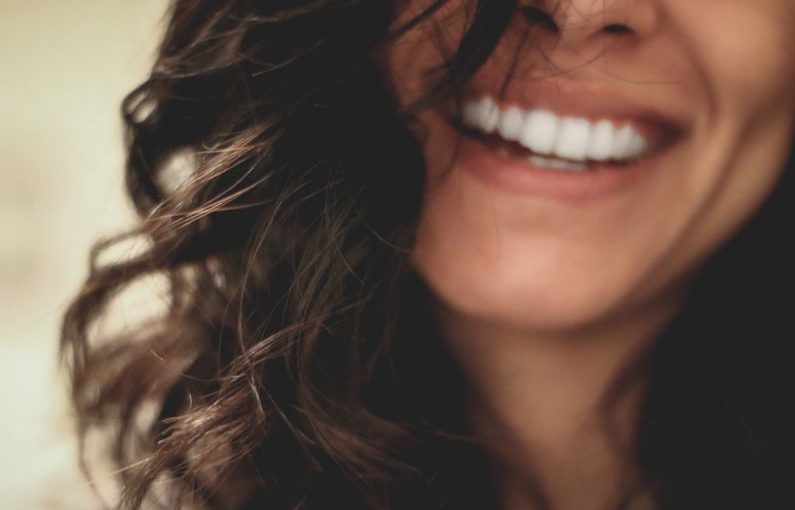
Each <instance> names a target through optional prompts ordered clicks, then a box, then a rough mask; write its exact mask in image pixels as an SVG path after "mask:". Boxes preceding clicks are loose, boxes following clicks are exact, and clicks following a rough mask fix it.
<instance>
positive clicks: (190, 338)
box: [62, 0, 792, 509]
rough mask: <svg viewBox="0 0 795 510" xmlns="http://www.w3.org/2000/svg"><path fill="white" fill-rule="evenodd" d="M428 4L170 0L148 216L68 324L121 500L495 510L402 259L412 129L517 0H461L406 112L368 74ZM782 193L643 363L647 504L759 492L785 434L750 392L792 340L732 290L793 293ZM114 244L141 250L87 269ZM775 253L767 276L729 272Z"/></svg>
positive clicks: (135, 172)
mask: <svg viewBox="0 0 795 510" xmlns="http://www.w3.org/2000/svg"><path fill="white" fill-rule="evenodd" d="M443 3H444V1H443V0H440V1H434V2H429V7H428V9H427V10H426V11H424V12H423V13H421V14H419V15H418V16H417V17H416V18H414V19H413V20H411V21H410V22H408V23H407V24H406V25H405V26H402V27H394V26H392V21H393V20H394V18H395V10H396V9H397V7H396V5H395V4H396V2H387V1H380V2H376V1H365V0H346V1H342V0H315V1H312V2H308V1H307V2H286V1H269V2H252V1H250V0H230V1H228V2H209V1H201V0H175V1H173V2H172V5H171V8H170V12H169V18H168V19H169V22H168V26H167V30H166V33H165V37H164V39H163V41H162V44H161V46H160V49H159V52H158V55H157V59H156V61H155V64H154V66H153V68H152V72H151V75H150V76H149V77H148V79H147V80H146V81H145V82H144V83H143V84H142V85H140V86H139V87H138V88H136V89H135V90H134V91H132V92H131V93H130V94H129V95H128V97H127V98H126V100H125V101H124V104H123V115H124V122H125V125H126V145H127V151H128V160H127V165H126V182H127V188H128V191H129V195H130V196H131V197H132V200H133V203H134V205H135V208H136V210H137V212H138V214H139V216H140V218H141V222H140V226H139V227H138V229H137V230H136V231H135V232H133V233H130V234H127V235H125V236H122V237H119V238H116V239H113V240H111V241H108V242H106V243H101V244H99V245H98V246H97V248H96V249H95V251H94V253H93V255H92V264H91V268H90V274H89V276H88V278H87V280H86V282H85V284H84V286H83V287H82V289H81V291H80V293H79V295H78V296H77V297H76V298H75V300H74V302H73V303H72V305H71V306H70V308H69V309H68V311H67V313H66V315H65V319H64V326H63V333H62V353H63V357H64V360H65V361H66V363H67V365H68V367H69V370H70V374H71V380H72V387H73V400H74V404H75V406H76V408H77V411H78V418H79V429H80V430H79V432H80V435H81V437H83V438H85V437H86V436H87V434H89V433H90V432H91V431H93V430H100V431H110V432H112V433H113V436H112V442H111V444H112V448H111V454H112V458H113V460H114V461H115V462H116V463H117V464H118V466H119V468H120V470H119V477H120V481H121V485H122V488H123V493H122V498H121V501H120V502H119V507H120V508H131V509H133V508H136V509H137V508H140V507H141V506H142V505H143V504H144V503H145V502H146V501H147V500H148V501H150V502H151V503H152V504H155V503H156V501H157V500H158V499H159V500H160V503H161V504H163V505H164V506H166V507H168V508H174V507H178V506H179V507H193V506H197V507H205V508H210V509H221V508H223V509H238V508H240V509H243V508H252V509H253V508H268V509H271V508H272V509H293V508H305V509H312V508H346V509H352V508H384V509H386V508H395V509H397V508H411V509H418V508H488V507H493V506H494V505H495V501H496V499H495V498H494V494H493V493H492V488H491V485H490V482H489V474H488V470H487V469H486V467H485V464H486V462H485V460H484V458H483V456H482V454H481V452H480V450H479V449H478V447H477V444H474V443H473V442H472V441H471V440H470V439H469V438H468V436H467V430H466V425H465V420H464V419H463V405H464V395H465V389H464V384H465V382H464V379H463V377H462V376H461V374H460V373H459V372H458V371H457V368H456V367H455V366H454V365H453V364H452V362H451V361H450V357H449V356H447V354H446V353H445V351H444V349H443V347H442V346H441V343H440V342H438V341H437V340H438V335H437V334H436V333H435V330H434V325H433V322H432V321H431V320H430V318H429V316H428V313H427V306H426V303H427V302H428V299H429V298H428V292H427V289H425V287H424V285H423V284H422V282H421V281H420V280H419V278H418V277H417V276H416V275H415V274H414V273H413V272H412V271H411V270H410V268H409V267H408V265H407V255H408V253H409V252H410V250H411V247H412V243H413V232H414V226H415V224H416V221H417V217H418V214H419V207H420V203H421V196H422V191H423V184H424V181H423V176H424V166H423V158H422V153H421V150H420V147H419V145H418V143H417V140H416V138H415V136H414V135H413V134H412V132H411V131H410V130H409V128H408V126H409V125H410V124H411V121H412V113H413V112H416V111H417V110H418V109H420V108H422V107H425V106H427V105H431V104H434V103H436V102H438V101H441V100H443V99H445V98H447V97H449V96H450V94H452V93H453V92H454V91H455V90H456V89H457V87H458V86H459V85H460V84H462V83H463V82H464V81H465V80H466V79H467V78H468V77H469V76H471V74H472V73H473V72H474V71H475V70H477V68H478V67H479V66H480V65H481V64H482V63H483V61H485V59H486V58H487V57H488V55H489V53H490V52H491V50H492V49H493V47H494V45H495V44H496V42H497V40H498V39H499V37H500V35H501V33H502V31H503V30H504V28H505V26H506V25H507V23H508V21H509V19H510V17H511V16H512V15H513V13H514V12H515V11H516V2H515V1H504V2H497V1H495V0H481V1H478V2H476V8H475V13H476V15H475V17H474V18H473V19H472V20H471V24H470V25H469V28H468V32H467V35H466V36H465V37H464V39H463V42H462V44H461V47H460V48H459V50H458V53H457V54H456V55H455V57H454V58H453V60H452V61H450V62H446V63H445V65H444V66H443V68H442V69H440V70H439V71H440V78H439V80H438V81H437V83H436V85H435V86H433V87H432V88H431V89H430V90H429V91H428V93H427V94H426V95H425V96H424V97H423V98H421V99H419V100H418V101H417V102H416V103H415V104H413V105H410V106H409V107H406V108H401V107H399V106H398V105H397V104H396V102H395V99H394V97H393V94H392V93H391V91H390V90H389V87H388V86H387V84H385V82H384V79H383V76H382V74H381V72H380V71H379V68H378V66H377V63H376V59H375V58H374V57H375V56H376V55H377V52H378V51H380V49H382V48H383V47H384V45H385V44H387V43H389V42H390V41H391V40H393V39H394V38H395V37H397V36H398V35H399V34H400V33H403V32H405V31H407V30H410V29H412V27H414V26H416V25H417V24H419V23H421V22H423V20H425V19H427V18H428V17H430V16H431V15H432V14H433V13H434V12H435V11H436V10H437V9H439V8H440V7H441V5H442V4H443ZM186 169H187V171H186V172H185V170H186ZM180 171H182V172H183V173H182V174H180V173H179V172H180ZM789 173H791V172H789ZM790 187H791V186H790V185H789V184H786V185H785V184H782V185H781V186H780V187H779V190H778V195H777V197H778V196H780V197H786V196H792V195H791V193H790V192H789V191H787V190H788V189H789V188H790ZM788 193H790V194H789V195H787V194H788ZM789 203H791V201H787V200H785V199H784V198H774V199H771V201H770V202H769V204H768V205H767V206H766V207H767V209H766V212H765V213H764V214H760V215H759V218H758V219H757V220H755V222H754V224H753V225H752V226H750V227H749V228H748V233H745V234H742V235H740V236H738V238H737V239H738V240H737V241H736V242H735V243H733V244H731V245H730V246H729V247H727V248H726V249H725V250H724V252H722V253H721V254H720V255H719V256H717V257H716V259H715V262H714V263H713V264H712V265H711V266H710V268H708V270H706V271H705V272H704V276H703V277H702V280H701V281H702V282H704V283H703V284H699V285H697V286H696V289H695V291H694V297H693V299H692V300H691V305H690V306H688V307H687V308H686V309H685V310H684V311H683V313H682V316H681V318H680V319H678V320H677V321H675V324H673V325H672V326H671V328H670V331H669V332H667V333H666V335H665V336H664V338H663V340H661V341H660V344H659V347H658V349H657V351H656V352H655V353H654V357H653V360H654V361H653V366H652V370H653V373H654V376H655V378H654V383H653V385H652V390H651V393H650V397H649V399H648V403H647V406H646V410H645V415H644V420H643V422H642V424H641V428H642V431H643V434H642V436H641V441H642V444H641V448H640V450H639V451H640V455H641V456H642V458H643V462H644V466H646V467H647V468H648V473H649V479H650V480H654V485H655V486H656V487H658V489H659V493H658V496H659V498H660V501H663V502H667V503H670V504H671V505H675V504H677V503H676V502H681V501H686V500H685V499H684V498H685V496H684V495H685V494H687V495H688V497H692V494H694V493H695V492H693V491H695V489H696V487H697V486H698V487H699V488H700V490H701V493H703V494H708V493H709V490H708V489H709V488H711V487H714V486H716V484H718V483H720V484H725V483H726V482H727V481H731V480H739V479H744V480H745V481H744V487H745V488H746V489H748V490H747V491H746V492H743V494H746V495H747V496H748V497H752V496H753V497H754V498H758V497H760V496H759V495H760V494H768V495H769V494H773V492H771V487H772V486H773V485H774V482H776V481H778V480H780V479H781V478H780V477H778V478H777V477H776V476H775V475H774V474H773V471H771V469H770V468H769V466H771V465H772V464H771V459H772V456H771V455H772V454H774V453H777V452H779V451H780V449H779V447H778V446H776V448H773V447H771V446H770V444H776V445H780V444H781V443H770V444H768V443H764V442H762V441H760V440H759V439H758V437H757V433H758V432H760V429H758V428H756V427H759V426H760V425H758V424H759V423H761V424H762V425H761V427H762V428H764V427H765V426H766V425H765V424H770V423H774V420H775V419H780V417H779V416H778V415H777V414H776V413H775V412H774V409H776V406H775V405H774V404H772V405H770V406H764V405H761V404H760V403H759V401H758V400H754V398H755V396H758V395H760V394H763V395H766V396H768V397H770V398H774V395H775V396H780V395H781V394H782V393H781V391H780V387H779V386H778V385H779V384H781V383H782V380H780V379H776V377H780V376H781V374H782V372H780V371H779V370H778V368H781V369H787V368H788V364H787V366H786V367H783V366H782V367H778V365H776V363H775V360H777V359H780V358H777V357H776V355H775V348H776V346H777V345H779V344H777V343H776V342H775V341H773V340H775V339H776V338H779V339H783V338H784V337H783V336H781V335H784V334H785V333H784V332H789V333H791V327H789V321H784V320H779V319H776V317H781V318H783V317H785V315H786V310H782V309H778V308H776V307H775V306H772V307H760V306H759V303H758V302H757V303H755V304H751V303H749V302H748V300H747V299H745V297H747V293H748V292H758V291H759V290H760V289H765V290H767V289H769V288H771V287H759V286H760V284H761V283H764V284H765V285H768V286H775V285H780V284H781V282H782V281H784V280H782V279H781V278H780V274H781V273H780V272H778V273H777V274H778V275H779V276H777V277H773V276H772V275H773V274H774V273H773V269H772V268H783V267H787V268H788V267H789V266H790V264H789V263H788V262H786V261H785V260H784V259H783V258H779V257H783V255H782V254H783V253H786V252H784V251H783V250H780V249H781V247H780V246H778V245H777V244H776V240H777V239H778V238H779V236H778V235H777V234H778V232H779V231H780V230H777V229H779V228H781V227H782V225H783V223H782V221H783V218H791V217H792V216H791V215H790V216H787V215H788V214H789V212H790V209H791V206H789V205H788V204H789ZM770 229H773V230H772V231H769V230H770ZM760 232H761V234H760ZM131 238H133V239H140V240H143V241H142V242H143V243H144V247H143V248H142V249H141V250H138V252H135V253H132V254H130V255H128V256H126V257H124V258H116V259H112V260H111V261H105V262H103V261H102V256H103V253H105V251H106V250H107V249H108V248H111V247H113V246H116V245H117V244H119V243H123V242H124V241H125V240H128V239H131ZM771 243H772V246H773V247H774V248H773V249H779V250H780V251H779V252H778V253H777V254H773V255H772V257H773V259H775V260H771V259H770V258H767V261H766V264H764V265H763V267H760V269H759V271H758V272H757V273H756V274H755V276H754V278H746V276H747V275H745V274H744V273H740V274H737V273H736V269H737V268H738V267H742V268H756V267H759V266H758V265H757V266H754V265H753V264H758V262H759V257H760V255H759V254H760V253H764V252H763V251H762V250H763V248H761V247H769V246H771ZM779 261H780V262H781V263H780V264H779V265H776V263H777V262H779ZM768 272H769V274H768ZM727 275H729V276H728V279H727ZM144 277H157V278H160V279H162V280H163V281H164V282H166V286H167V297H166V299H165V306H163V307H162V309H161V310H160V313H158V314H157V315H155V316H152V317H148V318H143V319H141V320H140V321H139V322H137V323H136V324H135V325H134V326H133V327H132V328H128V329H125V330H122V331H121V332H117V333H108V332H107V330H105V329H103V328H102V327H101V326H102V324H101V319H103V318H104V317H106V316H107V315H108V314H110V312H111V311H110V309H109V307H110V306H111V305H112V304H113V302H114V299H115V298H116V297H118V296H119V295H121V294H123V292H124V291H125V289H128V288H129V287H131V286H133V285H134V284H135V283H136V282H139V281H140V280H141V279H142V278H144ZM763 308H764V309H763ZM782 308H783V307H782ZM725 314H736V315H732V316H731V317H730V319H731V320H723V321H722V322H721V323H720V324H718V323H717V322H712V323H711V322H710V321H711V320H713V319H715V318H716V317H721V316H723V317H724V319H725ZM776 314H779V315H776ZM771 317H774V318H772V319H771ZM740 319H742V321H741V322H738V321H739V320H740ZM738 323H741V324H742V325H743V326H742V327H743V328H746V329H737V328H740V326H737V324H738ZM705 324H706V326H705ZM751 325H754V326H755V327H758V328H759V329H755V330H753V334H754V338H755V345H754V346H753V347H751V346H749V345H748V342H747V336H746V334H750V333H751V330H750V329H748V328H750V327H751ZM705 328H706V329H705ZM730 328H735V329H730ZM775 328H782V329H775ZM760 338H761V339H760ZM789 338H790V339H791V336H790V337H789ZM693 339H698V341H697V342H694V341H693ZM713 339H715V341H714V342H713ZM718 339H719V341H718ZM749 349H752V352H754V353H756V356H757V357H753V356H750V357H749V356H748V352H749V351H748V350H749ZM738 360H743V361H742V362H741V363H740V364H739V365H737V363H738ZM705 367H706V369H705ZM733 370H743V371H748V372H747V373H751V374H752V375H754V376H756V380H754V381H747V380H746V379H745V378H744V376H742V375H740V374H739V373H737V372H733ZM744 373H746V372H744ZM740 382H742V384H738V383H740ZM746 383H747V384H746ZM776 388H779V391H778V393H776ZM153 406H154V407H153ZM153 408H154V411H152V409H153ZM682 413H689V414H688V415H687V419H686V420H684V419H683V414H682ZM756 419H758V421H754V420H756ZM752 423H753V425H750V424H752ZM774 429H775V427H774V426H771V427H770V430H761V432H779V430H778V429H775V430H774ZM761 432H760V433H761ZM775 437H779V436H775ZM705 438H706V439H705ZM749 459H750V460H749ZM721 486H722V487H724V488H723V489H721V493H722V494H728V493H730V492H731V491H730V490H729V488H726V487H725V486H724V485H721ZM763 486H764V490H762V489H761V487H763ZM158 488H160V489H159V490H158ZM731 489H732V490H733V491H734V492H731V493H732V494H733V496H732V497H734V498H735V499H727V501H734V502H737V501H740V500H739V499H736V498H737V497H738V496H737V493H738V490H736V489H737V488H736V487H734V488H731ZM727 497H728V496H727ZM678 498H681V499H678ZM718 500H719V498H718V497H717V496H716V497H715V498H714V499H712V500H710V502H716V501H718ZM687 501H695V500H693V499H691V500H687ZM705 501H706V500H705ZM753 501H755V502H758V501H761V500H759V499H754V500H753ZM677 508H681V507H680V506H677Z"/></svg>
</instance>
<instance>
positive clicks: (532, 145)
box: [518, 110, 560, 156]
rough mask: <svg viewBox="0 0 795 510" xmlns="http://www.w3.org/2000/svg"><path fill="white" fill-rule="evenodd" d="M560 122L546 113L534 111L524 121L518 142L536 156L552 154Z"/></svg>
mask: <svg viewBox="0 0 795 510" xmlns="http://www.w3.org/2000/svg"><path fill="white" fill-rule="evenodd" d="M559 126H560V121H559V120H558V118H557V117H556V116H555V115H554V114H552V113H550V112H547V111H543V110H534V111H532V112H530V114H529V115H528V116H527V118H526V120H525V125H524V129H523V130H522V135H521V137H520V138H519V140H518V142H519V143H520V144H522V145H524V146H525V147H527V148H528V149H530V150H531V151H533V152H535V153H536V154H541V155H544V156H548V155H551V154H552V149H553V148H554V147H555V142H556V141H557V139H558V131H559V130H560V129H559Z"/></svg>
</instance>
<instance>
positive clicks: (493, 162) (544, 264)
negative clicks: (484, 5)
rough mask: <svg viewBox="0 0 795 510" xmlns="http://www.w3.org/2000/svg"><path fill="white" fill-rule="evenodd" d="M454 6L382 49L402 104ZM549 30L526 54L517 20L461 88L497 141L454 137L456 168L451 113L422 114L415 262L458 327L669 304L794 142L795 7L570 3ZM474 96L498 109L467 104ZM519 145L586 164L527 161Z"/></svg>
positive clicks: (430, 60) (453, 19)
mask: <svg viewBox="0 0 795 510" xmlns="http://www.w3.org/2000/svg"><path fill="white" fill-rule="evenodd" d="M428 3H429V2H428V1H427V0H425V1H423V0H408V2H406V4H407V5H406V6H405V11H404V12H405V13H406V14H407V15H409V14H412V13H416V12H418V10H419V9H421V8H422V7H423V6H424V5H426V4H428ZM465 4H467V2H464V1H461V0H454V1H450V2H448V4H447V5H446V6H445V7H444V8H443V9H442V11H440V12H438V13H437V14H436V15H434V23H435V24H436V28H434V27H433V26H432V25H434V23H430V24H427V25H426V26H425V28H424V29H422V28H421V29H416V30H413V31H411V32H409V33H408V34H407V35H406V36H405V37H403V39H401V40H400V41H398V42H397V43H396V44H395V45H394V46H393V47H392V48H391V49H390V52H389V54H388V57H387V61H386V62H387V69H388V70H389V71H390V72H391V79H392V81H393V83H394V84H395V87H396V88H397V91H398V94H399V96H400V99H401V100H403V101H410V100H411V99H412V98H415V97H416V95H417V94H420V93H421V92H422V91H423V90H425V88H426V87H427V86H428V84H429V83H428V81H427V76H428V73H427V72H425V71H427V70H428V69H429V68H431V67H433V66H434V65H438V64H439V63H440V62H441V61H442V59H443V58H444V54H445V52H449V51H451V50H453V49H454V48H456V47H457V44H458V41H459V40H460V37H461V34H462V32H463V30H464V28H465V23H466V16H467V13H466V10H467V9H468V7H467V5H465ZM520 4H521V2H520ZM523 5H529V3H525V4H523ZM554 19H555V22H556V23H557V25H558V30H557V32H555V31H554V30H552V29H549V28H547V29H539V30H538V31H535V32H533V33H532V34H533V35H532V36H531V38H530V41H528V44H525V45H524V46H523V47H520V46H519V44H520V43H521V42H522V41H523V40H524V38H523V37H522V34H521V33H522V30H524V29H525V28H526V27H528V26H529V25H528V21H527V19H526V18H525V17H523V15H522V14H521V13H520V12H517V14H516V16H515V18H514V20H513V21H512V23H511V26H510V27H509V30H508V31H507V32H506V33H505V35H504V36H503V38H502V39H501V41H500V43H499V45H498V46H497V48H496V49H495V51H494V52H493V53H492V55H491V57H490V59H489V60H488V61H487V62H486V64H485V65H484V67H482V68H481V69H480V71H479V72H478V73H477V74H476V75H475V76H474V77H473V78H472V79H471V80H470V82H469V83H468V85H467V86H466V87H465V89H464V91H463V95H464V101H465V103H464V104H465V105H466V106H465V109H464V111H465V112H466V113H465V116H466V119H465V120H466V121H467V122H468V123H469V124H470V125H471V126H472V127H474V128H475V130H476V131H479V132H483V133H488V132H489V131H490V130H491V129H492V128H493V129H494V130H495V131H493V133H492V135H491V136H490V137H489V141H488V142H482V141H479V140H477V139H475V138H472V137H464V138H463V139H462V145H461V146H460V151H459V152H458V154H457V159H455V160H454V161H453V162H452V166H451V167H447V166H446V165H447V164H448V163H450V160H451V158H452V157H454V156H455V154H454V152H453V151H454V148H455V142H456V139H457V136H458V132H457V131H456V129H455V128H454V127H453V126H452V124H451V123H449V122H448V121H447V120H445V119H446V117H445V115H444V114H443V108H444V107H438V108H434V109H432V110H428V111H425V112H423V113H422V114H421V115H420V117H419V120H420V122H421V124H422V125H424V127H425V128H427V132H428V136H427V138H426V139H425V140H424V142H423V143H424V151H425V155H426V161H427V165H428V169H427V172H428V175H427V177H428V179H427V189H426V196H425V204H424V210H423V213H422V216H421V221H420V226H419V231H418V239H417V245H416V251H415V253H414V254H413V264H414V266H415V267H416V269H417V270H418V271H419V273H420V274H421V275H422V276H423V278H424V279H425V280H426V281H427V283H428V284H429V286H430V287H431V289H432V290H433V291H434V293H435V294H436V296H437V297H438V298H439V300H440V302H441V303H443V304H444V305H446V307H447V308H449V309H450V310H452V311H453V312H455V313H457V314H463V316H465V317H469V318H474V319H479V320H486V321H489V322H495V323H499V324H503V325H508V326H510V327H515V328H522V329H532V330H551V331H560V330H567V329H576V328H579V327H587V326H588V325H590V324H595V323H597V322H599V321H601V320H605V319H607V318H609V317H611V316H613V315H614V314H620V313H621V312H622V311H628V310H630V309H635V308H636V307H644V306H649V305H653V304H654V303H660V302H663V301H664V300H666V298H667V297H670V296H672V295H675V294H678V293H679V292H678V291H679V290H681V289H682V288H683V285H681V284H682V283H684V282H686V281H687V279H688V276H690V275H691V274H692V270H693V269H695V268H696V267H697V266H698V265H699V263H700V262H701V261H703V260H704V259H705V257H707V256H708V255H709V254H711V253H712V252H714V250H715V249H716V248H717V247H718V246H719V245H720V243H722V242H723V241H725V240H726V239H727V237H728V236H730V235H732V234H733V233H734V232H736V231H737V229H738V228H739V227H740V226H741V225H742V224H743V223H744V222H745V221H747V220H748V219H749V217H750V216H751V215H752V214H753V213H754V211H755V210H756V209H757V208H758V207H759V206H760V205H761V203H762V202H763V201H764V200H765V199H766V197H767V196H768V194H769V193H770V191H771V190H772V188H773V187H774V186H775V184H776V182H777V179H778V178H779V177H780V175H781V172H782V170H783V167H784V164H785V162H786V158H787V156H788V154H789V151H790V149H791V147H792V141H793V140H794V139H795V134H794V131H795V4H793V2H792V0H569V1H566V2H563V3H562V5H561V6H560V7H559V10H558V11H557V13H556V14H554ZM611 25H612V26H613V27H615V26H616V25H623V26H624V27H626V29H624V30H614V29H613V27H611ZM606 27H608V28H607V29H605V28H606ZM533 41H534V42H533ZM517 48H520V49H518V50H517ZM512 64H515V65H514V68H513V71H512V72H513V74H512V79H511V80H509V81H507V84H506V86H505V89H504V94H502V95H500V86H501V84H503V80H504V78H505V76H506V74H507V73H508V72H509V68H510V67H511V65H512ZM484 96H488V97H491V98H493V99H494V100H495V101H496V103H497V110H498V112H495V110H494V107H491V108H489V107H488V106H485V107H481V108H480V109H479V108H478V107H475V106H474V104H473V103H472V101H475V100H479V99H481V98H483V97H484ZM511 110H514V111H511ZM542 110H543V111H547V112H551V113H553V114H554V115H548V114H544V113H542V112H541V111H542ZM586 121H587V122H586ZM495 124H496V127H494V126H495ZM599 125H601V127H599ZM625 126H629V127H628V128H627V129H624V130H623V132H624V135H622V136H626V138H624V139H623V140H624V141H622V140H621V139H620V138H621V137H620V136H618V135H617V134H616V133H617V132H620V131H621V128H622V127H625ZM597 128H598V129H597ZM611 130H612V131H611ZM611 132H612V134H611ZM494 133H497V134H496V135H495V134H494ZM597 139H598V140H597ZM512 140H514V141H515V143H513V144H510V143H509V141H512ZM622 144H624V145H622ZM627 144H628V145H627ZM647 145H652V146H656V147H657V148H652V149H651V151H650V152H649V151H648V149H647V148H646V146H647ZM528 148H531V149H533V150H534V152H535V153H536V154H541V155H544V154H545V155H547V156H555V155H558V156H560V155H565V156H567V158H568V159H570V160H573V161H578V162H580V163H575V167H574V168H573V169H571V170H565V169H553V168H548V167H549V166H550V165H552V166H554V164H555V163H554V162H549V160H542V159H538V158H534V159H533V161H534V163H528V158H529V157H530V156H531V154H530V153H529V152H528ZM633 151H634V152H633ZM644 151H645V152H644ZM622 158H623V159H626V158H630V159H631V158H635V159H634V160H632V161H633V162H630V163H624V164H622V165H618V164H615V160H616V159H622ZM583 160H585V162H584V168H582V167H583V163H582V161H583ZM599 160H603V161H604V160H606V162H604V163H601V164H597V163H593V162H594V161H599Z"/></svg>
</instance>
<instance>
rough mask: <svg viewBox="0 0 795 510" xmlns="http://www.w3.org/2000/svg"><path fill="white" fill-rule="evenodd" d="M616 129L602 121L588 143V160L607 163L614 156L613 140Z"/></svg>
mask: <svg viewBox="0 0 795 510" xmlns="http://www.w3.org/2000/svg"><path fill="white" fill-rule="evenodd" d="M615 132H616V129H615V128H614V127H613V124H611V123H610V121H607V120H600V121H599V122H598V123H597V124H596V126H594V128H593V131H592V132H591V139H590V140H589V141H588V159H592V160H594V161H607V160H608V159H610V157H611V156H612V155H613V138H614V137H615Z"/></svg>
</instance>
